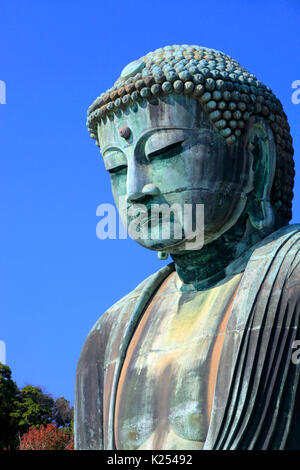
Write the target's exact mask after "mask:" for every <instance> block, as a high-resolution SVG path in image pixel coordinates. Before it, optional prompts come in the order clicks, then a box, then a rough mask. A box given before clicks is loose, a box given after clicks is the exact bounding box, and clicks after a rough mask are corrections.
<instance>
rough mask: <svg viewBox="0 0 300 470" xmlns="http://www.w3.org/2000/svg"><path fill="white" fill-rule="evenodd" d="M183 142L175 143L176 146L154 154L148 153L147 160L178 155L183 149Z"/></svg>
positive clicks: (172, 145) (170, 146)
mask: <svg viewBox="0 0 300 470" xmlns="http://www.w3.org/2000/svg"><path fill="white" fill-rule="evenodd" d="M182 142H183V141H181V142H175V143H174V144H170V145H167V146H166V147H163V148H161V149H159V150H155V151H153V152H150V153H148V155H147V158H148V159H153V158H154V157H160V158H171V157H174V156H175V155H177V154H178V153H179V152H180V151H181V148H182V145H181V144H182Z"/></svg>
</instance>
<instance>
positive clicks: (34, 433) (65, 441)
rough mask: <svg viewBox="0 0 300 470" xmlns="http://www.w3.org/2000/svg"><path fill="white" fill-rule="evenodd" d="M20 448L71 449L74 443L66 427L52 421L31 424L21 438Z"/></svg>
mask: <svg viewBox="0 0 300 470" xmlns="http://www.w3.org/2000/svg"><path fill="white" fill-rule="evenodd" d="M19 449H20V450H73V449H74V443H73V438H72V435H71V431H70V429H68V428H58V427H57V426H56V425H55V424H54V423H49V424H46V425H41V426H40V427H35V426H32V427H31V428H30V429H29V431H28V432H27V433H26V434H23V436H22V438H21V444H20V447H19Z"/></svg>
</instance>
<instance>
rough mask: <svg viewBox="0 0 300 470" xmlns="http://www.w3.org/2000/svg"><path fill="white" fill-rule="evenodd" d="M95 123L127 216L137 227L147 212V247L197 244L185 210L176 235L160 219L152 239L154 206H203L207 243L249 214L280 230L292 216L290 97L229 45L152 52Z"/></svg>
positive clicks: (142, 234)
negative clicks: (284, 99)
mask: <svg viewBox="0 0 300 470" xmlns="http://www.w3.org/2000/svg"><path fill="white" fill-rule="evenodd" d="M87 125H88V129H89V132H90V134H91V137H92V138H93V139H95V141H96V144H97V145H98V146H99V147H100V149H101V153H102V156H103V159H104V164H105V168H106V169H107V170H108V172H109V173H110V178H111V186H112V192H113V196H114V200H115V203H116V206H117V208H118V210H119V211H120V216H121V219H122V220H123V221H125V220H126V225H127V226H128V221H129V222H130V220H131V219H133V218H134V217H137V216H139V217H141V218H140V220H139V237H138V238H137V241H138V243H140V244H141V245H143V246H145V247H147V248H150V249H152V250H157V251H165V252H169V253H176V252H178V251H180V250H183V249H184V250H186V249H187V250H188V248H187V245H186V240H187V237H186V233H185V229H184V225H183V224H182V219H180V218H177V217H176V216H173V219H172V218H171V227H172V229H171V231H169V235H168V236H163V231H162V227H161V225H162V224H163V223H164V220H162V219H160V218H157V219H156V222H155V224H156V225H155V224H154V232H155V236H151V237H149V226H150V225H149V224H150V222H151V215H150V212H149V210H150V208H151V207H153V205H162V204H165V205H166V206H167V207H172V206H173V205H174V204H175V205H177V207H179V208H182V213H183V207H184V206H185V205H189V206H190V207H192V208H195V207H196V206H197V205H199V204H200V205H202V206H203V207H204V244H209V243H211V242H213V241H215V240H217V239H219V238H220V237H221V236H222V235H223V234H225V233H227V232H228V231H229V230H233V229H234V227H236V226H238V225H239V221H241V220H243V221H247V223H248V224H250V225H251V227H252V228H253V230H255V231H264V230H266V229H267V230H269V231H272V230H275V229H276V228H279V227H280V226H284V225H286V224H288V222H289V220H290V219H291V217H292V212H291V208H292V198H293V191H292V189H293V180H294V175H295V172H294V161H293V147H292V138H291V135H290V128H289V125H288V122H287V118H286V115H285V113H284V111H283V108H282V105H281V103H280V101H279V100H278V99H277V98H276V97H275V95H274V94H273V93H272V91H271V90H270V89H269V88H268V87H266V86H265V85H263V84H262V83H261V82H260V81H259V80H257V79H256V77H255V76H254V75H252V74H250V73H248V72H247V71H246V70H245V69H244V68H242V67H241V66H240V65H239V64H238V63H237V62H236V61H234V60H233V59H232V58H231V57H229V56H227V55H225V54H224V53H222V52H219V51H216V50H213V49H207V48H205V47H198V46H187V45H184V46H169V47H164V48H161V49H158V50H156V51H154V52H150V53H149V54H147V55H146V56H144V57H142V58H141V59H139V60H136V61H134V62H132V63H130V64H129V65H128V66H127V67H125V68H124V70H123V71H122V73H121V76H120V78H119V79H118V80H117V81H116V83H115V84H114V86H113V87H112V88H111V89H109V90H108V91H107V92H106V93H103V94H102V95H100V96H99V97H98V98H97V99H96V100H95V102H94V103H93V104H92V105H91V106H90V108H89V110H88V121H87ZM122 198H123V199H122ZM120 200H125V204H123V205H121V204H120ZM145 207H146V212H145V210H144V212H143V209H141V208H145ZM141 211H142V215H141ZM195 213H196V212H195V211H192V214H193V215H192V218H193V217H195ZM173 215H174V214H173ZM152 222H153V220H152ZM155 227H156V228H155ZM152 230H153V226H152ZM175 232H176V234H177V236H176V237H175V236H174V233H175ZM178 233H180V234H181V235H180V236H178ZM152 235H153V231H152ZM241 236H242V233H241Z"/></svg>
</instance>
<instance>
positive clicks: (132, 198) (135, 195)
mask: <svg viewBox="0 0 300 470" xmlns="http://www.w3.org/2000/svg"><path fill="white" fill-rule="evenodd" d="M159 193H160V191H159V189H158V187H157V186H155V184H153V183H147V184H145V185H144V186H143V188H142V190H141V191H133V192H131V193H129V194H128V195H127V201H128V202H137V201H141V200H142V199H145V198H147V197H149V196H157V195H158V194H159Z"/></svg>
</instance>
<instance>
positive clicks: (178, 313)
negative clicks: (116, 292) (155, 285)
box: [115, 275, 240, 449]
mask: <svg viewBox="0 0 300 470" xmlns="http://www.w3.org/2000/svg"><path fill="white" fill-rule="evenodd" d="M174 276H175V275H173V279H172V277H171V279H169V278H168V279H167V280H166V281H165V283H164V284H163V285H162V286H161V288H160V289H159V291H158V292H157V294H156V295H155V297H154V298H153V299H152V301H151V303H150V305H149V306H148V308H147V309H146V311H145V312H144V315H143V317H142V319H141V321H140V323H139V325H138V327H137V329H136V331H135V334H134V335H133V337H132V340H131V342H130V345H129V348H128V350H127V354H126V358H125V361H124V364H123V368H122V372H121V375H120V379H119V384H118V390H117V398H116V406H115V440H116V444H117V448H118V449H138V448H141V449H145V448H148V449H164V448H166V449H171V448H173V449H193V448H194V449H200V448H202V446H203V443H204V441H205V438H206V434H207V430H208V426H209V419H210V412H211V407H212V401H213V393H214V386H215V380H216V374H217V367H218V361H219V357H220V352H221V349H222V344H223V336H224V335H223V332H224V328H225V326H226V322H227V319H228V315H229V312H230V309H231V305H232V300H233V297H234V294H235V292H236V289H237V286H238V284H239V280H240V276H236V277H235V278H232V279H231V280H230V281H229V282H227V283H226V284H223V285H221V286H219V287H215V288H214V289H211V290H208V291H206V292H192V293H184V294H183V293H181V292H180V291H178V290H177V289H175V286H174V280H175V278H174Z"/></svg>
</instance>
